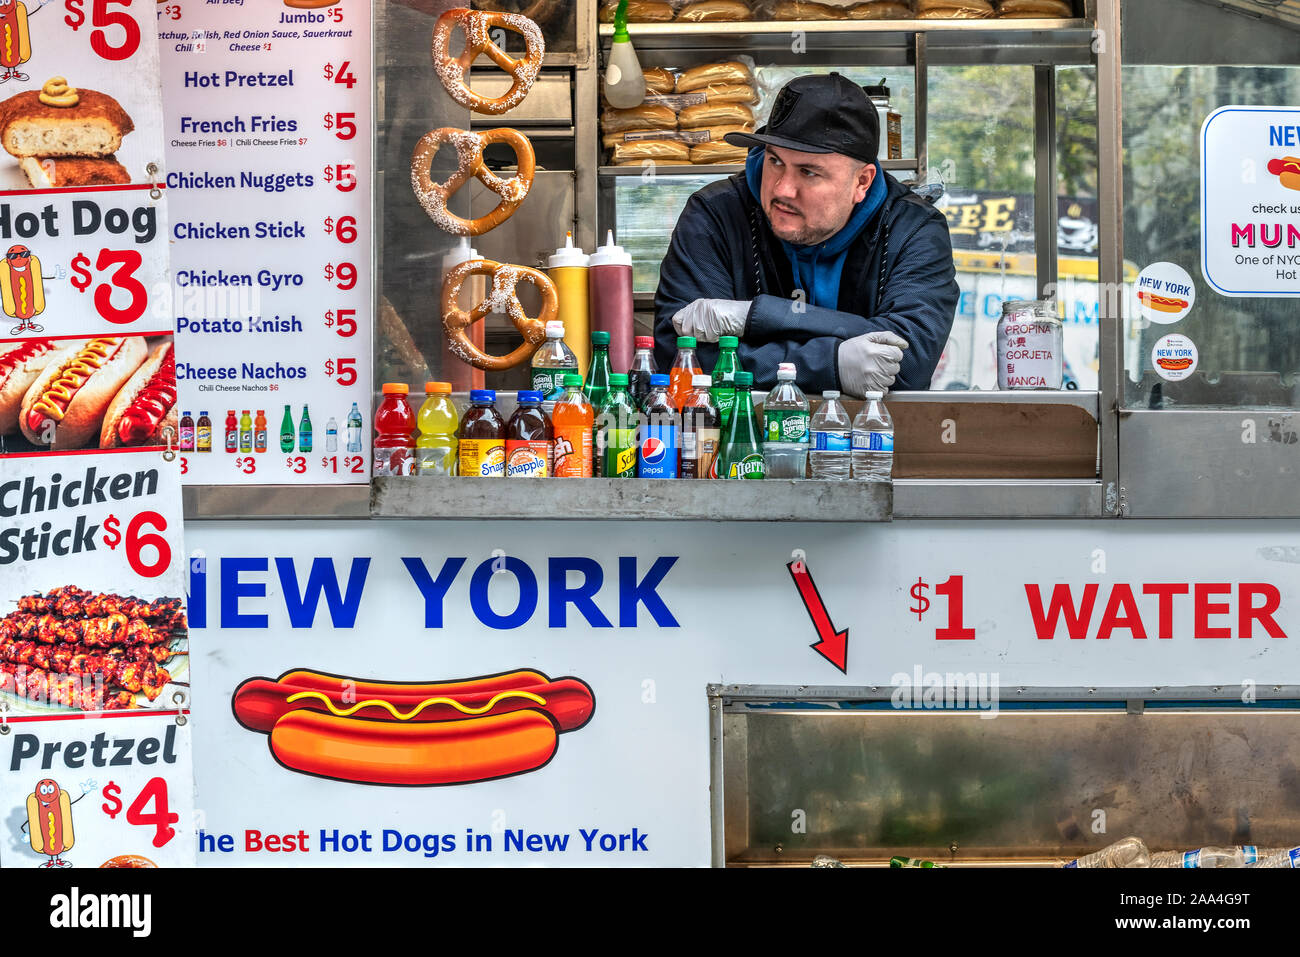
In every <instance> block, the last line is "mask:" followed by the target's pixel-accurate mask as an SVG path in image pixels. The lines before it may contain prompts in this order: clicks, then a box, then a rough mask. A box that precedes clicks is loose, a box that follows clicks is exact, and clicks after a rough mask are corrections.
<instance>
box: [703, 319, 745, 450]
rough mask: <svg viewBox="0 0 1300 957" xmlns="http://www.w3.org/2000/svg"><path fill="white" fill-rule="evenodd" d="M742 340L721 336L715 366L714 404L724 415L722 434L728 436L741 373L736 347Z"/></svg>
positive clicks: (712, 390)
mask: <svg viewBox="0 0 1300 957" xmlns="http://www.w3.org/2000/svg"><path fill="white" fill-rule="evenodd" d="M738 345H740V340H739V339H737V338H736V337H735V336H719V337H718V348H719V349H720V350H721V351H720V352H719V353H718V361H717V363H716V364H714V366H713V388H712V389H710V391H711V392H712V393H713V402H714V404H715V405H717V407H718V411H719V412H720V413H722V434H723V435H726V434H727V427H728V426H729V425H731V410H732V409H733V408H734V407H735V405H736V373H737V372H739V371H740V360H739V359H738V358H737V357H736V347H737V346H738Z"/></svg>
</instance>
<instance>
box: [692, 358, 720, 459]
mask: <svg viewBox="0 0 1300 957" xmlns="http://www.w3.org/2000/svg"><path fill="white" fill-rule="evenodd" d="M711 385H713V379H712V378H711V377H709V376H707V375H703V374H701V375H697V376H696V377H695V380H694V386H695V387H694V389H692V391H691V393H690V394H689V395H687V397H686V405H685V406H684V407H683V408H682V478H717V477H718V446H720V445H721V444H722V416H721V415H720V414H719V413H718V407H717V406H716V405H714V404H713V396H712V395H710V394H709V387H710V386H711Z"/></svg>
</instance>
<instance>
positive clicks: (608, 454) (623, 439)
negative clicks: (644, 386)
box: [596, 372, 639, 478]
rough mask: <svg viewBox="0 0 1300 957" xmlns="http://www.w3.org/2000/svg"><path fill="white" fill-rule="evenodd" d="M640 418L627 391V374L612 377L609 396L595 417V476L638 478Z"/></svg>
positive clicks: (618, 373) (620, 373) (610, 378)
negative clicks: (638, 429) (637, 457)
mask: <svg viewBox="0 0 1300 957" xmlns="http://www.w3.org/2000/svg"><path fill="white" fill-rule="evenodd" d="M638 421H639V418H638V413H637V410H636V409H635V407H633V405H632V397H631V396H630V395H629V394H628V391H627V375H626V373H623V372H615V373H614V374H612V375H611V376H610V377H609V394H608V395H606V396H605V402H604V404H603V405H601V407H600V411H599V412H598V413H597V415H596V474H597V475H603V476H604V477H605V478H636V449H637V439H636V436H637V431H636V430H637V424H638Z"/></svg>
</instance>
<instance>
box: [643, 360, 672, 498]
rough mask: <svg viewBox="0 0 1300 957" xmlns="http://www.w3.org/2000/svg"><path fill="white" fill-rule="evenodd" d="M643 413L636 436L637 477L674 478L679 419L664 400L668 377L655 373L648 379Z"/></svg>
mask: <svg viewBox="0 0 1300 957" xmlns="http://www.w3.org/2000/svg"><path fill="white" fill-rule="evenodd" d="M644 411H645V418H644V420H643V421H642V423H641V427H640V429H639V434H638V439H639V447H638V448H637V453H636V474H637V477H638V478H664V479H667V478H677V475H678V467H679V464H680V463H679V462H678V457H677V456H678V449H679V447H680V446H681V432H682V419H681V415H680V414H678V412H677V407H676V406H675V405H673V401H672V399H670V398H669V397H668V376H666V375H660V374H658V373H656V374H655V375H652V376H651V377H650V395H649V396H648V397H647V398H646V400H645V410H644Z"/></svg>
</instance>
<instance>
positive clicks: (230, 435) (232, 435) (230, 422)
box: [226, 409, 239, 452]
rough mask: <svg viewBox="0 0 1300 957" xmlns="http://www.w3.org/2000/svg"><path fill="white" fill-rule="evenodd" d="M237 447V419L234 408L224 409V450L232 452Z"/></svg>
mask: <svg viewBox="0 0 1300 957" xmlns="http://www.w3.org/2000/svg"><path fill="white" fill-rule="evenodd" d="M237 448H239V420H238V419H236V418H235V410H234V409H227V410H226V451H227V452H233V451H235V449H237Z"/></svg>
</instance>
